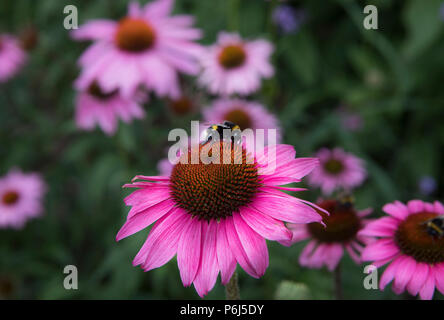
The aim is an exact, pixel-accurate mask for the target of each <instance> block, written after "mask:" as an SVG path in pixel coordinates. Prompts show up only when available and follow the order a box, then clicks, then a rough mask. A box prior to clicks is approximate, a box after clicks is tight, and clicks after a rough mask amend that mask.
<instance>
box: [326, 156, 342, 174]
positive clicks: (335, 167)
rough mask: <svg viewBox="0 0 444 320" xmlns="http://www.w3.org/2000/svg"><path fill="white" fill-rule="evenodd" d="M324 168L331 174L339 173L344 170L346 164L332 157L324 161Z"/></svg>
mask: <svg viewBox="0 0 444 320" xmlns="http://www.w3.org/2000/svg"><path fill="white" fill-rule="evenodd" d="M324 169H325V170H326V171H327V172H328V173H331V174H339V173H341V172H342V170H344V165H343V164H342V162H341V161H339V160H336V159H330V160H328V161H327V162H325V163H324Z"/></svg>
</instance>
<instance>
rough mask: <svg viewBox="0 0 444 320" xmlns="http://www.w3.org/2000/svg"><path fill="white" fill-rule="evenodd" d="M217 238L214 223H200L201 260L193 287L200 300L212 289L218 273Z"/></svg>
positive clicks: (215, 223)
mask: <svg viewBox="0 0 444 320" xmlns="http://www.w3.org/2000/svg"><path fill="white" fill-rule="evenodd" d="M217 236H218V232H217V222H216V221H214V220H211V221H210V223H209V224H208V223H207V222H203V223H202V240H203V242H202V258H201V263H200V267H199V270H198V271H197V275H196V278H195V279H194V287H195V288H196V291H197V293H198V294H199V296H200V297H202V298H203V296H205V295H206V294H208V292H209V291H210V290H211V289H212V288H213V287H214V284H215V283H216V280H217V275H218V273H219V266H218V264H217V254H216V241H217Z"/></svg>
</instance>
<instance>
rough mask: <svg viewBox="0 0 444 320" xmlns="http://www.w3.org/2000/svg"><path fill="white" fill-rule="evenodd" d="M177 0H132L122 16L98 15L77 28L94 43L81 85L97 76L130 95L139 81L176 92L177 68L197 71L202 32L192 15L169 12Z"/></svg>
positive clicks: (80, 36) (82, 60)
mask: <svg viewBox="0 0 444 320" xmlns="http://www.w3.org/2000/svg"><path fill="white" fill-rule="evenodd" d="M173 4H174V1H173V0H156V1H153V2H151V3H148V4H147V5H146V6H145V7H144V8H140V6H139V4H138V3H135V2H131V3H130V5H129V12H128V15H127V16H126V17H124V18H123V19H121V20H120V21H119V22H115V21H110V20H95V21H91V22H89V23H87V24H86V25H84V26H81V27H80V28H79V29H77V30H74V31H73V33H72V35H73V37H74V38H75V39H78V40H93V41H94V43H93V44H92V45H91V47H89V48H88V49H87V51H86V52H85V53H84V54H83V55H82V56H81V58H80V61H79V63H80V65H81V67H82V73H81V75H80V77H79V79H78V80H77V85H78V86H79V87H80V88H82V89H86V88H87V87H88V86H89V85H90V84H91V83H92V81H94V80H96V81H97V82H98V83H99V85H100V87H101V88H103V90H104V91H105V92H111V91H113V90H116V89H119V90H120V92H121V94H122V95H123V96H125V97H131V96H132V95H133V94H134V92H135V91H136V90H137V88H138V87H139V86H141V85H142V86H145V87H146V88H147V89H149V90H153V91H154V92H155V93H156V94H157V95H159V96H170V97H174V98H177V97H178V96H179V94H180V88H179V83H178V72H183V73H186V74H197V73H198V71H199V64H198V62H197V57H196V56H197V55H198V53H199V52H200V51H201V47H200V46H199V45H198V44H196V43H194V42H193V41H194V40H196V39H199V38H200V37H201V32H200V30H198V29H194V28H192V24H193V18H192V17H191V16H188V15H177V16H171V15H170V14H171V11H172V7H173Z"/></svg>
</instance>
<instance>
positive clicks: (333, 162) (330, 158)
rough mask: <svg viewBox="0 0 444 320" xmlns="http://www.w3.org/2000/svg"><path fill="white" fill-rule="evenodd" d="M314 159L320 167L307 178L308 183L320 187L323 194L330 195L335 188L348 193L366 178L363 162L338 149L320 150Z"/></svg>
mask: <svg viewBox="0 0 444 320" xmlns="http://www.w3.org/2000/svg"><path fill="white" fill-rule="evenodd" d="M316 157H317V158H319V161H320V166H319V167H317V168H316V169H315V170H313V172H312V173H311V174H310V175H309V176H308V183H309V184H310V185H311V186H315V187H321V190H322V192H323V193H324V194H331V193H332V192H333V191H334V190H335V189H337V188H343V189H345V190H348V191H349V190H350V189H352V188H355V187H357V186H359V185H361V184H362V182H363V181H364V180H365V178H366V176H367V171H366V170H365V168H364V164H363V161H362V160H361V159H359V158H358V157H356V156H354V155H352V154H351V153H346V152H345V151H344V150H342V149H340V148H335V149H333V150H329V149H326V148H322V149H321V150H319V151H318V153H317V154H316Z"/></svg>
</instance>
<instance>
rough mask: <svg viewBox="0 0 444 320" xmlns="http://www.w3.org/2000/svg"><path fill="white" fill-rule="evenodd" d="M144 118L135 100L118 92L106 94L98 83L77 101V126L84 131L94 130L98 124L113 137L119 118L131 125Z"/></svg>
mask: <svg viewBox="0 0 444 320" xmlns="http://www.w3.org/2000/svg"><path fill="white" fill-rule="evenodd" d="M144 116H145V111H144V110H143V109H142V107H141V106H140V105H139V102H138V101H136V99H135V98H132V99H130V98H125V97H123V96H122V95H120V93H119V91H118V90H115V91H113V92H110V93H104V92H103V91H102V90H101V88H100V87H99V85H98V84H97V83H96V82H93V83H92V84H91V85H90V86H89V88H88V90H86V91H82V92H79V93H78V96H77V99H76V115H75V118H76V124H77V126H78V127H79V128H81V129H84V130H92V129H94V127H95V125H96V124H98V125H99V126H100V128H101V129H102V130H103V131H104V132H105V133H106V134H107V135H112V134H114V133H115V132H116V130H117V122H118V119H119V118H120V119H122V120H123V121H124V122H126V123H129V122H131V120H132V119H141V118H143V117H144Z"/></svg>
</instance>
